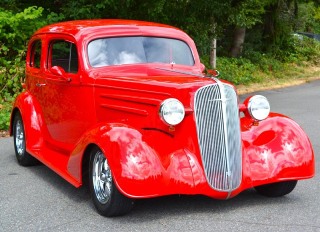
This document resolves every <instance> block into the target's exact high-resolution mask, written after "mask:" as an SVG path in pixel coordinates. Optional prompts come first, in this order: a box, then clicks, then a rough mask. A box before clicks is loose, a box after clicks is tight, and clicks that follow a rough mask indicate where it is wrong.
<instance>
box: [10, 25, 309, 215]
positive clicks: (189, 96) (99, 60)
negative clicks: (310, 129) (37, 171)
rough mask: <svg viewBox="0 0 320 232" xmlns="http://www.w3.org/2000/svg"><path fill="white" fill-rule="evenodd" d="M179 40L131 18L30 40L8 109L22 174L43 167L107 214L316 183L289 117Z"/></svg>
mask: <svg viewBox="0 0 320 232" xmlns="http://www.w3.org/2000/svg"><path fill="white" fill-rule="evenodd" d="M204 73H205V67H204V65H203V64H201V63H200V59H199V55H198V52H197V50H196V46H195V44H194V42H193V41H192V39H191V38H190V37H189V36H188V35H187V34H185V33H184V32H183V31H181V30H179V29H177V28H174V27H171V26H167V25H162V24H156V23H149V22H140V21H127V20H84V21H71V22H64V23H58V24H53V25H49V26H46V27H44V28H42V29H40V30H38V31H37V32H36V33H35V34H34V35H33V36H32V37H31V39H30V42H29V45H28V52H27V59H26V81H25V84H24V88H25V91H24V92H23V93H21V94H20V95H19V96H18V97H17V99H16V101H15V103H14V106H13V110H12V117H11V134H12V135H13V137H14V147H15V152H16V157H17V160H18V162H19V164H21V165H23V166H28V165H32V164H35V163H37V161H41V162H42V163H44V164H45V165H47V166H48V167H49V168H51V169H53V170H54V171H55V172H57V173H58V174H59V175H61V176H62V177H63V178H64V179H66V180H67V181H68V182H70V183H71V184H72V185H74V186H75V187H80V186H82V185H83V184H84V183H87V184H88V185H89V187H90V190H91V195H92V200H93V203H94V205H95V207H96V209H97V211H98V212H99V213H100V214H102V215H104V216H116V215H121V214H124V213H126V212H128V211H129V210H130V209H131V208H132V206H133V203H134V199H139V198H150V197H158V196H164V195H170V194H190V195H194V194H202V195H206V196H210V197H213V198H216V199H228V198H231V197H234V196H236V195H237V194H239V193H240V192H242V191H244V190H246V189H249V188H253V187H254V188H255V189H256V190H257V192H258V193H260V194H263V195H266V196H271V197H277V196H283V195H286V194H288V193H290V192H291V191H292V190H293V189H294V188H295V186H296V184H297V181H298V180H301V179H306V178H311V177H313V176H314V172H315V163H314V154H313V149H312V146H311V144H310V141H309V139H308V137H307V135H306V134H305V132H304V131H303V130H302V129H301V128H300V127H299V125H297V123H295V122H294V121H293V120H291V119H290V118H288V117H286V116H283V115H281V114H278V113H270V106H269V102H268V100H267V99H266V98H265V97H263V96H261V95H255V96H252V97H249V98H248V99H247V100H246V101H245V102H244V103H243V104H240V103H239V102H238V101H239V100H238V96H237V92H236V90H235V87H234V86H233V85H232V84H230V83H228V82H226V81H223V80H220V79H217V78H216V77H214V76H208V75H206V74H204Z"/></svg>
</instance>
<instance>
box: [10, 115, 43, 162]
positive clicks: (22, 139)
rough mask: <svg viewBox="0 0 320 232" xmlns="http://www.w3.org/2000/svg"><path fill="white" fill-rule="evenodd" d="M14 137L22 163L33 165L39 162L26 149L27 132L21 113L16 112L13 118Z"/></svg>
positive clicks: (18, 156) (19, 160) (16, 149)
mask: <svg viewBox="0 0 320 232" xmlns="http://www.w3.org/2000/svg"><path fill="white" fill-rule="evenodd" d="M13 139H14V150H15V153H16V158H17V160H18V163H19V164H20V165H22V166H31V165H35V164H38V163H39V161H38V160H37V159H36V158H34V157H33V156H31V155H30V154H29V153H28V152H27V150H26V134H25V131H24V125H23V121H22V117H21V114H20V113H16V114H15V115H14V118H13Z"/></svg>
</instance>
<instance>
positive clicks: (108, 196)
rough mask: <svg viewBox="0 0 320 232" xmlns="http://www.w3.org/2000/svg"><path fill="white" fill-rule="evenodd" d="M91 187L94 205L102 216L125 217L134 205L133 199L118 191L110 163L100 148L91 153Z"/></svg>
mask: <svg viewBox="0 0 320 232" xmlns="http://www.w3.org/2000/svg"><path fill="white" fill-rule="evenodd" d="M89 187H90V193H91V198H92V201H93V204H94V206H95V208H96V209H97V211H98V213H99V214H100V215H102V216H106V217H114V216H120V215H124V214H126V213H128V212H129V211H130V210H131V209H132V207H133V205H134V200H133V199H130V198H127V197H125V196H124V195H122V194H121V193H120V192H119V190H118V189H117V187H116V185H115V184H114V181H113V176H112V173H111V170H110V167H109V164H108V161H107V160H106V158H105V156H104V154H103V153H102V151H101V150H100V149H99V148H98V147H95V148H93V149H92V150H91V153H90V162H89Z"/></svg>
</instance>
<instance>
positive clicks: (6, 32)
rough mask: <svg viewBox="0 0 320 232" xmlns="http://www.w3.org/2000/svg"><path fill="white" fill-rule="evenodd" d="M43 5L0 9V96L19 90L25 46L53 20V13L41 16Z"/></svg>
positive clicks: (22, 77)
mask: <svg viewBox="0 0 320 232" xmlns="http://www.w3.org/2000/svg"><path fill="white" fill-rule="evenodd" d="M42 12H43V8H41V7H34V6H32V7H28V8H26V9H25V10H23V11H22V12H19V13H13V12H12V11H8V10H4V9H2V8H0V96H2V97H5V96H6V95H8V94H9V95H11V96H12V95H14V94H15V93H18V92H20V91H21V82H23V80H24V66H25V55H26V46H27V42H28V40H29V38H30V36H31V35H32V34H33V32H34V31H35V30H37V29H38V28H40V27H42V26H43V25H45V24H47V23H48V21H55V18H57V15H56V14H54V13H52V14H49V15H48V16H47V17H48V20H44V19H43V18H42Z"/></svg>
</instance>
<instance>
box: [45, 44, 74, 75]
mask: <svg viewBox="0 0 320 232" xmlns="http://www.w3.org/2000/svg"><path fill="white" fill-rule="evenodd" d="M49 54H51V55H50V56H49V60H48V63H49V64H48V67H53V66H60V67H62V68H63V69H64V70H65V72H68V73H77V72H78V54H77V48H76V46H75V44H74V43H71V42H68V41H64V40H55V41H53V42H52V43H51V44H50V51H49Z"/></svg>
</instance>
